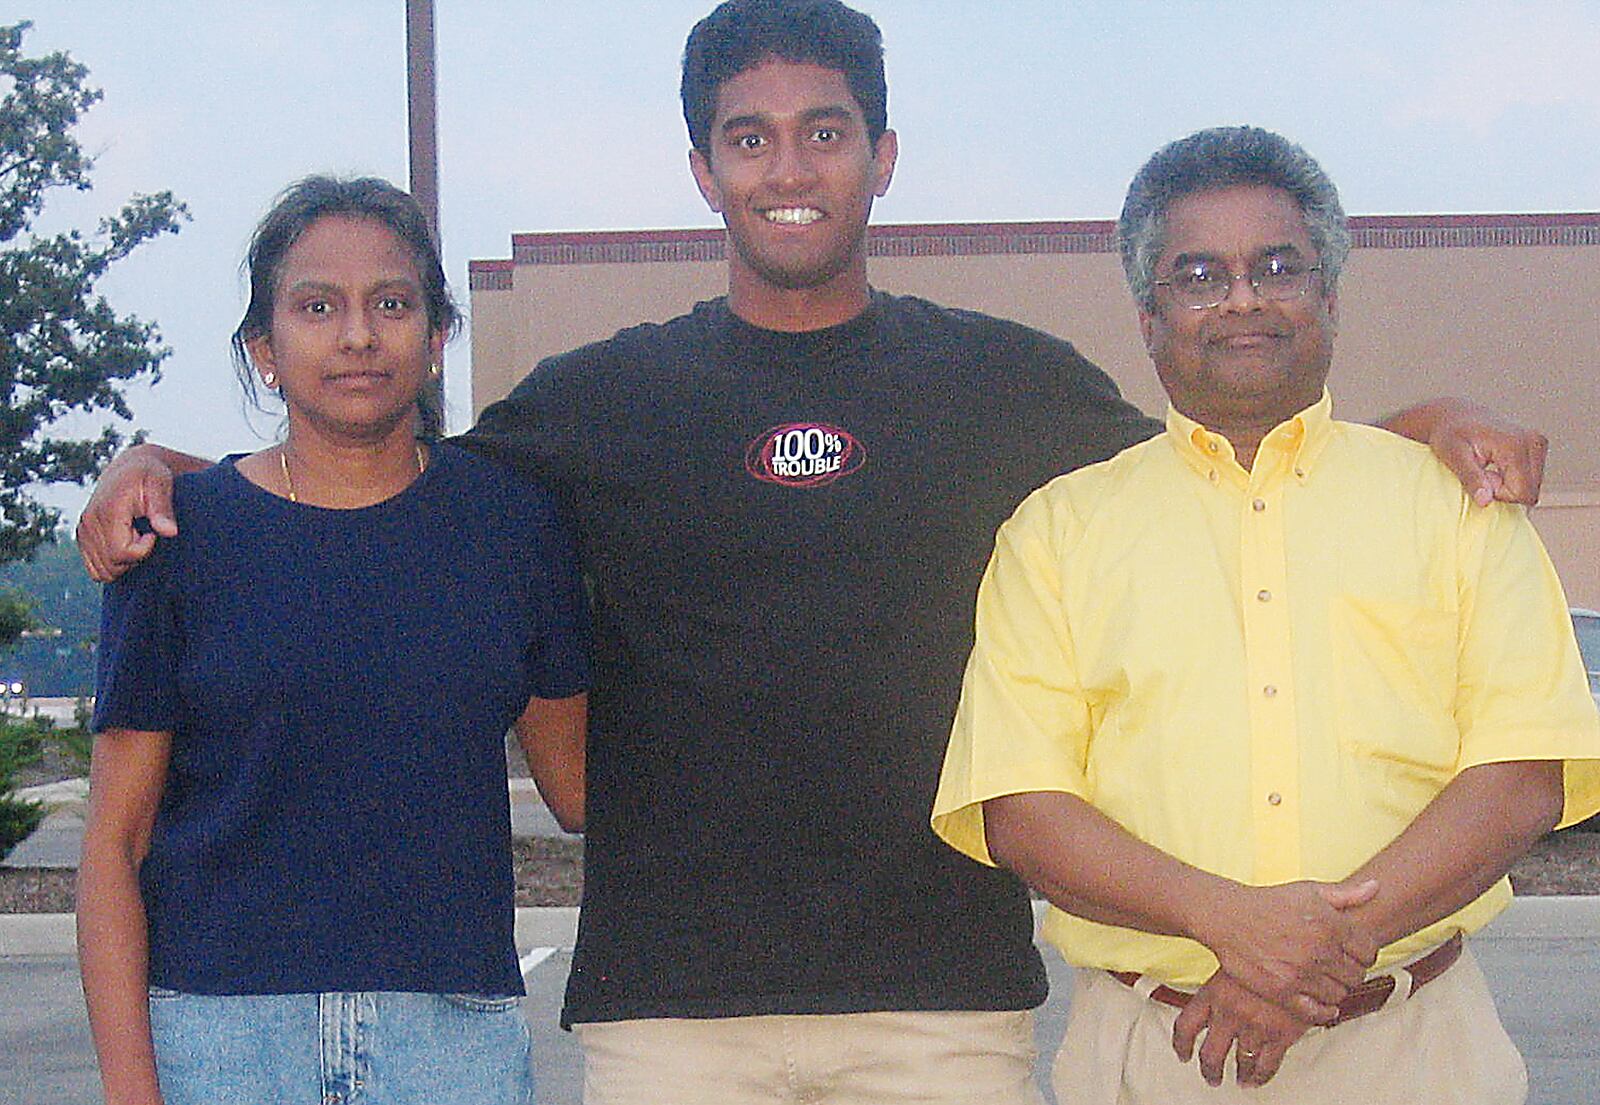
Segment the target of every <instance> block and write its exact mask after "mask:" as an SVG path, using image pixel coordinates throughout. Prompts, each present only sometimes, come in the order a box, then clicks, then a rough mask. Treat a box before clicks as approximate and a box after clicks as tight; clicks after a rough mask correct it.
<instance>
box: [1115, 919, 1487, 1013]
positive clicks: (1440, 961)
mask: <svg viewBox="0 0 1600 1105" xmlns="http://www.w3.org/2000/svg"><path fill="white" fill-rule="evenodd" d="M1461 945H1462V940H1461V934H1460V933H1459V932H1458V933H1456V934H1455V935H1454V936H1452V937H1451V938H1450V939H1448V940H1446V941H1445V942H1444V943H1443V944H1440V945H1439V946H1438V947H1437V948H1434V949H1433V950H1432V951H1431V952H1429V953H1428V954H1427V955H1425V956H1423V957H1422V958H1421V959H1418V960H1415V961H1413V962H1411V963H1407V964H1406V965H1405V966H1403V967H1397V968H1395V970H1397V971H1404V972H1405V973H1406V974H1408V975H1410V976H1411V990H1410V993H1412V994H1414V993H1416V992H1417V991H1418V990H1420V989H1422V988H1423V987H1424V986H1426V985H1427V984H1428V983H1430V982H1432V981H1433V980H1434V979H1436V978H1438V977H1439V976H1440V975H1442V974H1444V973H1445V972H1446V971H1448V970H1449V969H1450V968H1451V966H1452V965H1453V964H1454V963H1455V961H1456V960H1458V959H1460V958H1461ZM1106 973H1107V974H1109V975H1110V976H1111V977H1112V978H1114V979H1116V980H1117V981H1118V982H1120V983H1122V984H1123V985H1124V986H1137V985H1138V984H1139V979H1140V978H1142V977H1143V976H1142V975H1140V974H1139V972H1137V971H1108V972H1106ZM1396 985H1397V983H1396V981H1395V976H1394V975H1393V974H1392V973H1391V974H1382V975H1378V976H1377V977H1376V978H1369V979H1367V981H1365V982H1363V983H1362V984H1361V985H1360V986H1357V987H1356V988H1355V989H1354V990H1351V991H1350V993H1349V994H1348V995H1346V997H1345V999H1344V1000H1343V1001H1341V1002H1340V1003H1339V1015H1338V1016H1337V1017H1335V1018H1334V1019H1333V1020H1332V1021H1331V1022H1329V1024H1330V1027H1331V1026H1332V1025H1335V1024H1343V1023H1344V1022H1345V1021H1349V1020H1354V1019H1355V1018H1356V1017H1364V1016H1366V1015H1367V1014H1368V1013H1376V1012H1377V1011H1378V1010H1380V1009H1382V1008H1383V1007H1384V1006H1385V1005H1386V1004H1388V1001H1389V996H1390V995H1391V994H1393V993H1394V988H1395V986H1396ZM1150 996H1151V998H1153V999H1154V1000H1156V1001H1159V1002H1161V1003H1162V1004H1163V1005H1170V1006H1172V1007H1173V1008H1175V1009H1182V1008H1183V1007H1184V1006H1186V1005H1188V1004H1189V999H1190V998H1192V997H1194V995H1193V994H1189V993H1185V992H1184V991H1182V990H1175V989H1173V988H1172V987H1171V986H1167V985H1165V984H1163V985H1160V986H1157V987H1156V988H1155V989H1154V990H1151V991H1150ZM1408 996H1409V995H1408Z"/></svg>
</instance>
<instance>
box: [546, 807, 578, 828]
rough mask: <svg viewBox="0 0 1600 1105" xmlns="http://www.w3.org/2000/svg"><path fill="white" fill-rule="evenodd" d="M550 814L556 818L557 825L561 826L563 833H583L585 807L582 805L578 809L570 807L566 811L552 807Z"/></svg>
mask: <svg viewBox="0 0 1600 1105" xmlns="http://www.w3.org/2000/svg"><path fill="white" fill-rule="evenodd" d="M550 813H551V815H552V816H554V817H555V819H556V824H557V825H560V826H561V831H562V832H564V833H573V834H577V833H581V832H583V805H582V804H581V803H580V804H579V805H578V806H577V807H576V808H573V807H570V806H569V807H566V808H564V809H558V808H555V807H551V809H550Z"/></svg>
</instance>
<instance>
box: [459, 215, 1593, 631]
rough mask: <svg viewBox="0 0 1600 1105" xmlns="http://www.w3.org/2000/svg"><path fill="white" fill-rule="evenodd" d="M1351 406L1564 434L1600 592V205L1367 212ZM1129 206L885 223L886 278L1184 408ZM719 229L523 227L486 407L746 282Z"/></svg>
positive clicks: (1369, 414) (493, 313)
mask: <svg viewBox="0 0 1600 1105" xmlns="http://www.w3.org/2000/svg"><path fill="white" fill-rule="evenodd" d="M1352 230H1353V234H1354V238H1355V241H1356V247H1357V248H1356V249H1355V250H1354V252H1353V253H1352V256H1351V260H1350V264H1349V267H1348V268H1347V270H1346V274H1345V276H1344V279H1343V281H1342V283H1341V286H1340V289H1339V313H1340V334H1339V341H1338V345H1337V350H1336V355H1335V361H1334V369H1333V376H1332V379H1331V382H1330V386H1331V387H1332V389H1333V392H1334V396H1335V401H1336V408H1337V410H1338V411H1339V413H1340V414H1341V415H1342V416H1343V417H1346V418H1352V419H1360V420H1370V419H1373V418H1376V417H1380V416H1382V415H1383V414H1385V413H1387V412H1390V411H1393V410H1397V409H1399V408H1401V407H1403V406H1406V405H1408V404H1410V403H1412V402H1415V401H1417V400H1419V399H1424V398H1428V397H1430V396H1436V395H1458V396H1462V397H1464V398H1467V399H1472V400H1474V401H1476V402H1479V403H1483V404H1485V405H1486V406H1489V407H1491V408H1493V409H1494V410H1496V411H1499V412H1501V413H1502V414H1504V415H1505V416H1506V417H1507V418H1510V419H1513V420H1515V421H1517V422H1520V423H1522V424H1524V425H1529V426H1535V427H1538V428H1539V429H1541V430H1543V431H1544V432H1545V433H1546V434H1547V435H1548V436H1549V437H1550V439H1551V451H1550V461H1549V469H1548V474H1547V478H1546V492H1545V495H1544V499H1543V502H1542V503H1541V505H1540V506H1539V507H1538V508H1536V509H1535V511H1534V512H1533V518H1534V522H1535V524H1536V525H1537V526H1538V527H1539V530H1540V533H1541V534H1542V535H1543V537H1544V539H1545V542H1546V544H1547V545H1548V547H1549V548H1550V552H1551V556H1552V558H1553V559H1554V560H1555V562H1556V566H1557V569H1558V571H1559V572H1560V574H1561V578H1562V581H1563V583H1564V584H1565V586H1566V588H1567V591H1568V597H1569V598H1570V599H1571V600H1572V601H1573V603H1574V604H1577V605H1584V606H1589V607H1594V608H1600V310H1597V305H1600V214H1583V215H1544V216H1540V215H1502V216H1391V217H1368V218H1357V219H1354V220H1352ZM1110 232H1111V227H1110V224H1108V223H1104V222H1084V223H1046V224H971V225H954V226H894V227H875V228H873V233H872V239H871V253H872V259H871V261H870V262H869V265H870V272H871V277H872V281H873V283H874V284H875V285H876V286H878V287H881V288H884V289H887V290H889V291H894V292H901V293H909V294H915V295H921V296H926V297H927V298H929V299H932V300H935V301H937V302H940V303H945V304H949V305H952V306H960V307H969V308H972V309H974V310H980V311H985V312H988V313H990V314H995V315H1001V316H1005V317H1008V318H1014V319H1017V320H1019V321H1021V322H1024V323H1027V324H1028V325H1031V326H1035V327H1038V328H1039V329H1041V330H1045V331H1048V332H1050V333H1053V334H1056V335H1058V336H1060V337H1063V338H1066V339H1068V340H1070V341H1072V342H1073V343H1074V344H1075V345H1077V346H1078V348H1079V349H1080V350H1081V351H1082V352H1083V353H1084V354H1085V355H1086V356H1088V357H1089V358H1090V359H1091V360H1093V361H1094V362H1095V363H1096V364H1099V365H1100V366H1101V367H1102V368H1104V369H1105V370H1106V371H1107V372H1109V373H1110V374H1111V375H1112V377H1113V378H1115V379H1116V381H1117V383H1118V385H1119V386H1120V387H1121V388H1122V389H1123V392H1124V393H1125V394H1126V395H1127V396H1128V397H1129V399H1131V400H1132V401H1133V402H1135V403H1137V404H1138V405H1139V406H1141V407H1143V408H1144V409H1145V410H1147V411H1149V412H1150V413H1152V414H1156V415H1160V414H1161V412H1162V411H1164V410H1165V405H1166V403H1165V397H1164V396H1163V395H1162V394H1161V390H1160V388H1159V386H1158V385H1157V383H1156V381H1155V377H1154V373H1153V372H1152V370H1151V368H1150V365H1149V361H1148V360H1147V359H1146V357H1145V353H1144V348H1143V346H1142V344H1141V342H1140V339H1139V332H1138V323H1137V315H1136V312H1135V311H1134V308H1133V304H1132V301H1131V300H1130V298H1129V296H1128V292H1127V288H1126V286H1125V285H1124V283H1123V279H1122V270H1121V267H1120V264H1119V262H1118V260H1117V257H1116V254H1115V253H1114V252H1113V251H1112V247H1111V237H1110ZM722 250H723V235H722V232H721V231H719V230H704V231H699V230H690V231H684V230H679V231H640V232H630V233H617V232H611V233H601V234H564V235H562V234H557V235H517V236H515V237H514V238H513V240H512V252H513V256H512V259H511V260H508V261H487V262H483V261H480V262H474V263H473V265H472V273H471V285H472V292H471V305H472V322H473V324H472V360H473V411H474V414H476V413H477V412H479V411H481V410H482V409H483V407H484V406H486V405H487V404H488V403H490V402H492V401H493V400H495V399H497V398H499V397H501V396H502V395H504V394H505V393H506V392H507V391H509V390H510V389H511V387H512V386H514V385H515V383H516V382H517V380H519V379H521V378H522V376H523V375H524V374H526V372H527V371H528V370H529V369H530V368H531V367H532V366H533V365H534V364H535V363H536V362H537V361H538V360H539V359H540V358H541V357H545V356H548V355H551V354H553V353H558V352H561V351H563V350H566V349H571V348H573V347H574V346H577V345H581V344H584V343H585V342H590V341H596V340H599V339H602V338H605V337H608V336H609V335H611V334H612V333H614V332H615V331H617V330H618V329H621V328H622V327H625V326H629V325H632V324H634V323H637V322H641V321H664V320H666V319H668V318H671V317H672V316H674V315H677V314H680V313H682V312H683V311H684V310H687V309H688V308H689V307H690V306H691V305H693V304H694V303H695V302H697V301H698V300H701V299H706V298H709V297H711V296H714V295H719V294H721V293H722V292H723V291H724V290H725V287H726V267H725V264H724V262H723V252H722Z"/></svg>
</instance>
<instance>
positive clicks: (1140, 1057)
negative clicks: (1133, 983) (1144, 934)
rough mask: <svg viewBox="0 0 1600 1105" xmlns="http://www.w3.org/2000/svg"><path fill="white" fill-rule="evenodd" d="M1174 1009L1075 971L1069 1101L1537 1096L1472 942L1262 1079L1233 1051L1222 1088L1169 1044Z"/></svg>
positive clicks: (1070, 1104)
mask: <svg viewBox="0 0 1600 1105" xmlns="http://www.w3.org/2000/svg"><path fill="white" fill-rule="evenodd" d="M1177 1018H1178V1011H1177V1010H1176V1009H1173V1008H1172V1007H1170V1006H1167V1005H1162V1004H1160V1003H1159V1002H1155V1001H1151V1000H1149V999H1148V998H1142V997H1140V996H1139V995H1138V994H1137V993H1135V992H1134V991H1133V990H1132V989H1130V988H1129V987H1127V986H1124V985H1123V984H1122V983H1120V982H1118V981H1116V980H1115V979H1113V978H1112V977H1111V976H1110V975H1108V974H1106V973H1105V972H1104V971H1088V970H1080V971H1079V972H1077V985H1076V988H1075V989H1074V990H1073V994H1072V1010H1071V1013H1070V1014H1069V1016H1068V1019H1067V1032H1066V1038H1065V1039H1063V1040H1062V1042H1061V1050H1060V1051H1059V1052H1058V1053H1057V1054H1056V1059H1055V1064H1054V1067H1053V1070H1052V1076H1053V1077H1052V1080H1053V1082H1054V1085H1055V1091H1056V1097H1057V1099H1058V1100H1059V1101H1060V1102H1061V1105H1519V1103H1521V1102H1523V1101H1524V1100H1526V1098H1527V1096H1528V1073H1527V1068H1526V1067H1524V1066H1523V1064H1522V1056H1520V1055H1519V1054H1517V1049H1516V1047H1515V1046H1514V1045H1513V1044H1512V1043H1511V1040H1510V1038H1509V1037H1507V1036H1506V1033H1505V1029H1503V1028H1502V1027H1501V1026H1500V1018H1499V1017H1498V1016H1497V1015H1496V1014H1495V1011H1494V1002H1493V1000H1492V999H1491V998H1490V997H1489V988H1488V984H1487V983H1486V982H1485V981H1484V978H1483V973H1482V972H1481V971H1480V970H1479V969H1478V964H1477V963H1476V961H1474V960H1473V958H1472V953H1471V951H1470V950H1467V951H1463V952H1462V955H1461V959H1460V961H1459V962H1457V963H1456V964H1455V965H1454V966H1452V967H1451V968H1450V969H1449V970H1447V971H1446V972H1445V973H1444V974H1442V975H1440V976H1439V977H1438V978H1436V979H1434V980H1433V981H1432V982H1430V983H1428V985H1427V986H1425V987H1423V988H1422V989H1421V990H1418V991H1417V992H1416V993H1415V994H1414V995H1412V996H1411V997H1410V998H1407V999H1405V1000H1404V1001H1399V1002H1394V1003H1391V1004H1390V1005H1389V1006H1387V1007H1386V1008H1384V1009H1381V1010H1379V1011H1378V1012H1376V1013H1369V1014H1368V1015H1367V1016H1364V1017H1357V1018H1356V1019H1354V1020H1351V1021H1346V1022H1345V1023H1344V1024H1341V1025H1338V1026H1336V1027H1333V1028H1314V1029H1312V1030H1311V1031H1310V1032H1309V1033H1307V1034H1306V1035H1305V1036H1304V1037H1302V1038H1301V1040H1300V1041H1299V1042H1298V1043H1296V1044H1295V1045H1294V1046H1293V1047H1291V1048H1290V1049H1289V1053H1288V1055H1287V1056H1285V1058H1284V1061H1283V1066H1282V1067H1280V1068H1279V1070H1278V1074H1277V1076H1276V1077H1274V1078H1273V1080H1272V1081H1271V1082H1268V1083H1267V1084H1266V1085H1265V1086H1260V1087H1248V1088H1244V1087H1240V1085H1239V1084H1238V1082H1237V1081H1235V1079H1234V1069H1233V1059H1232V1057H1231V1056H1230V1057H1229V1059H1228V1063H1227V1067H1226V1068H1225V1071H1224V1078H1223V1083H1222V1085H1221V1086H1219V1087H1217V1088H1212V1087H1211V1086H1208V1085H1206V1083H1205V1080H1204V1079H1203V1078H1201V1077H1200V1060H1199V1058H1198V1057H1196V1058H1192V1059H1190V1061H1189V1062H1188V1063H1181V1062H1179V1061H1178V1057H1177V1055H1176V1053H1174V1052H1173V1050H1172V1025H1173V1022H1174V1021H1176V1020H1177ZM1198 1050H1199V1049H1198V1048H1196V1051H1198Z"/></svg>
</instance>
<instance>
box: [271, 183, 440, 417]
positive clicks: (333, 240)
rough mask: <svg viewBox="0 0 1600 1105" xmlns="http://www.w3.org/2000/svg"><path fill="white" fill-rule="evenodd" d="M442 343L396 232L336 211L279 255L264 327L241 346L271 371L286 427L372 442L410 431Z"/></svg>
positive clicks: (371, 220) (370, 220)
mask: <svg viewBox="0 0 1600 1105" xmlns="http://www.w3.org/2000/svg"><path fill="white" fill-rule="evenodd" d="M443 341H444V337H443V335H442V334H441V333H439V332H437V331H435V330H433V329H432V328H431V327H430V326H429V323H428V312H427V306H426V303H425V300H424V296H423V290H422V281H421V279H420V278H419V276H418V274H417V266H416V262H415V261H414V260H413V259H412V256H411V254H410V252H409V251H408V250H407V249H406V247H405V246H404V244H402V243H401V241H400V239H399V238H397V237H396V236H395V233H394V231H392V230H390V229H389V228H388V227H387V226H385V225H383V224H382V223H381V222H378V221H376V220H373V219H364V218H352V217H347V216H337V215H336V216H327V217H324V218H320V219H318V220H317V221H316V222H314V223H312V224H311V225H310V226H308V227H307V228H306V229H305V230H304V231H303V232H302V233H301V234H300V236H299V237H298V238H297V239H296V240H295V243H294V245H292V246H290V247H289V249H288V251H287V252H286V253H285V254H284V256H283V261H282V263H281V264H280V266H279V268H278V272H277V278H276V281H275V285H274V290H273V302H272V323H271V329H270V330H269V331H268V333H266V334H265V335H263V336H261V337H257V338H253V339H251V340H250V341H249V342H247V343H246V344H247V347H248V349H249V352H250V359H251V361H252V362H253V363H254V365H255V367H256V369H257V371H259V372H261V373H262V374H263V376H265V375H266V374H267V373H269V372H270V373H272V374H273V375H274V376H275V377H276V379H277V386H278V388H279V389H280V391H281V392H282V395H283V400H284V405H285V406H286V407H287V408H288V411H289V425H290V431H291V433H292V432H293V431H294V430H295V429H296V428H306V429H312V430H314V431H316V432H319V433H322V434H326V435H329V436H334V437H342V438H347V439H358V440H373V439H376V438H379V437H382V436H384V435H385V434H388V433H391V432H394V431H396V430H397V429H400V428H405V429H407V430H408V431H409V428H410V426H411V423H412V421H413V420H414V419H415V417H416V412H417V396H418V394H419V392H420V391H421V389H422V387H423V385H424V384H425V383H426V382H427V379H428V366H429V365H430V364H432V363H435V362H436V361H437V360H438V358H439V356H440V354H441V352H442V347H443Z"/></svg>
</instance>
